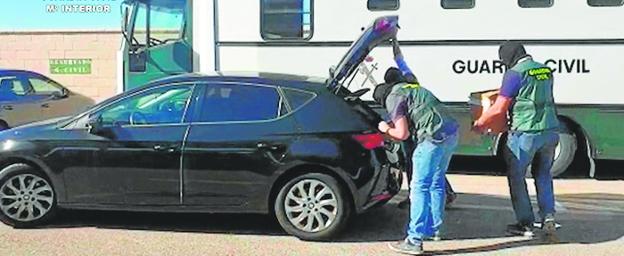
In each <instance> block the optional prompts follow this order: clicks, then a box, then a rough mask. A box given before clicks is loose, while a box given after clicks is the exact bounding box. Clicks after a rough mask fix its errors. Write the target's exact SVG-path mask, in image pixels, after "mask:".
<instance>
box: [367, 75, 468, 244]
mask: <svg viewBox="0 0 624 256" xmlns="http://www.w3.org/2000/svg"><path fill="white" fill-rule="evenodd" d="M412 75H413V74H412ZM408 79H411V80H412V82H416V83H418V81H416V78H415V77H409V78H407V77H405V76H404V75H403V72H402V71H401V70H400V69H398V68H395V67H391V68H389V69H388V70H386V73H385V75H384V83H382V84H378V85H377V86H375V90H374V91H373V100H375V102H377V103H378V104H379V105H381V106H382V107H384V108H386V98H388V95H389V94H390V92H392V88H394V86H395V85H397V84H402V83H407V82H408V81H407V80H408ZM400 145H401V152H402V153H403V154H402V155H403V164H404V166H405V169H404V170H403V171H404V172H405V174H406V175H407V184H410V183H411V181H412V152H414V148H416V144H415V142H414V140H413V139H408V140H404V141H402V142H401V144H400ZM445 190H446V202H445V203H446V204H445V208H446V209H448V208H449V207H450V206H451V205H452V204H453V202H455V200H456V199H457V193H455V191H454V190H453V187H452V186H451V183H450V182H449V180H448V179H446V189H445ZM409 205H410V199H409V197H408V198H406V199H405V200H403V201H401V202H399V204H398V207H399V209H408V208H409ZM432 239H433V240H438V237H432Z"/></svg>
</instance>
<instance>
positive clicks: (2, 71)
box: [0, 68, 49, 79]
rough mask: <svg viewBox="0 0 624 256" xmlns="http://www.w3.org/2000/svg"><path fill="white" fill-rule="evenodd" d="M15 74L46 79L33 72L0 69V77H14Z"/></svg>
mask: <svg viewBox="0 0 624 256" xmlns="http://www.w3.org/2000/svg"><path fill="white" fill-rule="evenodd" d="M16 74H25V75H33V76H38V77H45V78H47V77H46V76H44V75H42V74H39V73H37V72H34V71H29V70H22V69H1V68H0V75H16ZM47 79H49V78H47Z"/></svg>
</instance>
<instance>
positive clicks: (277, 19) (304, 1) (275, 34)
mask: <svg viewBox="0 0 624 256" xmlns="http://www.w3.org/2000/svg"><path fill="white" fill-rule="evenodd" d="M313 1H314V0H262V2H261V7H260V14H261V15H260V34H261V36H262V38H263V39H264V40H308V39H310V38H311V37H312V27H313V26H312V22H313V21H312V9H313Z"/></svg>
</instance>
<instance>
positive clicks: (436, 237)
mask: <svg viewBox="0 0 624 256" xmlns="http://www.w3.org/2000/svg"><path fill="white" fill-rule="evenodd" d="M425 240H428V241H435V242H438V241H442V236H441V235H440V231H436V232H435V233H433V236H430V237H426V238H425Z"/></svg>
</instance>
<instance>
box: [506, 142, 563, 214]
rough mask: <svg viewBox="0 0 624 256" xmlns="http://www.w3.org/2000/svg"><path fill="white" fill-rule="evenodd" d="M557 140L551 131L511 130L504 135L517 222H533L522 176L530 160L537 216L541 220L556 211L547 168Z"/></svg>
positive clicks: (550, 178) (529, 201)
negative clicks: (537, 208)
mask: <svg viewBox="0 0 624 256" xmlns="http://www.w3.org/2000/svg"><path fill="white" fill-rule="evenodd" d="M558 142H559V135H558V134H557V133H556V132H554V131H544V132H539V133H524V132H510V133H509V135H508V137H507V147H506V152H505V153H506V154H505V160H506V162H507V166H508V170H507V181H508V182H509V191H510V194H511V203H512V204H513V209H514V212H515V213H516V220H517V221H518V223H519V224H523V225H532V224H533V222H535V216H534V214H533V207H532V206H531V199H530V198H529V193H528V191H527V184H526V179H525V176H526V172H527V168H528V166H529V165H530V164H533V166H532V169H533V178H534V179H535V187H536V190H537V202H538V205H539V210H540V212H539V214H540V217H541V218H542V220H543V219H544V217H545V216H546V215H551V214H555V194H554V191H553V182H552V176H551V174H550V169H551V168H552V164H553V159H554V155H555V148H556V147H557V143H558Z"/></svg>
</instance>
